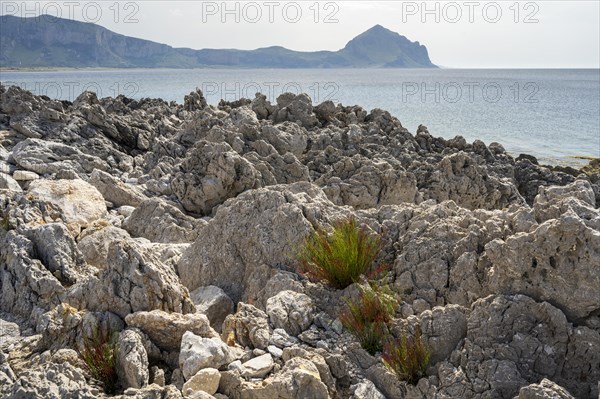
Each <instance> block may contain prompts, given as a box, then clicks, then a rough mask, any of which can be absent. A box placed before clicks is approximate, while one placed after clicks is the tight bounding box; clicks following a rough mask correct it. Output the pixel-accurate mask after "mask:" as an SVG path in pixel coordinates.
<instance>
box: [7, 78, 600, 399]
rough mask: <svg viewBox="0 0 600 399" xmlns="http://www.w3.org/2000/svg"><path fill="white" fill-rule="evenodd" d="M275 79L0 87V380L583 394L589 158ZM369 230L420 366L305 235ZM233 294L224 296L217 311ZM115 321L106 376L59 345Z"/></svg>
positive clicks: (165, 389)
mask: <svg viewBox="0 0 600 399" xmlns="http://www.w3.org/2000/svg"><path fill="white" fill-rule="evenodd" d="M594 165H597V161H594V162H592V163H591V164H590V166H588V167H586V168H583V169H582V170H580V171H575V170H574V169H572V168H571V169H569V168H561V167H558V168H556V167H545V166H543V165H539V164H538V162H537V160H536V159H535V158H533V157H530V156H526V155H522V156H519V157H518V158H516V159H515V158H513V157H512V156H511V155H509V154H508V153H507V152H506V151H505V150H504V148H503V147H502V145H500V144H498V143H492V144H490V145H486V144H485V143H483V142H481V141H479V140H476V141H475V142H473V143H467V141H466V140H465V139H464V138H463V137H460V136H457V137H455V138H451V139H444V138H439V137H435V136H434V135H433V134H431V133H430V132H429V131H428V129H427V128H426V127H425V126H422V125H421V126H419V128H418V129H417V132H416V133H415V134H411V133H410V132H409V131H408V130H407V129H405V128H404V127H403V126H402V124H401V123H400V121H399V120H398V119H396V118H395V117H393V116H392V115H390V114H389V113H388V112H386V111H384V110H381V109H374V110H372V111H367V110H365V109H363V108H361V107H360V106H350V107H348V106H343V105H341V104H334V103H333V102H331V101H327V102H325V103H323V104H313V102H312V100H311V98H310V97H309V96H308V95H306V94H299V95H296V94H291V93H286V94H284V95H282V96H280V97H279V98H278V99H277V101H276V102H274V103H271V102H270V101H268V100H267V98H266V96H264V95H261V94H257V95H256V97H255V98H254V99H240V100H237V101H233V102H228V101H221V102H220V103H219V105H218V106H214V105H209V104H207V102H206V100H205V98H204V96H203V95H202V92H201V91H200V90H195V91H193V92H192V93H190V95H188V96H186V98H185V99H184V103H183V104H176V103H174V102H173V103H167V102H165V101H163V100H160V99H141V100H134V99H129V98H126V97H124V96H119V97H117V98H102V99H98V98H97V97H96V95H95V94H94V93H90V92H86V93H83V94H82V95H81V96H79V97H78V98H77V99H76V100H75V101H74V102H73V103H70V102H66V101H65V102H60V101H55V100H51V99H49V98H47V97H43V96H35V95H33V94H31V93H29V92H27V91H25V90H22V89H20V88H17V87H8V88H7V87H4V86H2V85H0V171H1V172H0V286H1V290H2V291H1V292H2V295H1V296H0V396H2V397H8V398H27V399H29V398H34V399H37V398H40V399H42V398H43V399H46V398H52V399H54V398H56V399H58V398H67V397H69V398H71V397H73V398H80V399H87V398H90V399H91V398H104V397H116V398H120V399H125V398H134V399H182V398H184V397H185V398H196V399H198V398H202V399H205V398H207V399H210V398H217V399H225V398H229V399H259V398H260V399H281V398H286V399H301V398H314V399H319V398H323V399H325V398H332V399H345V398H354V399H359V398H372V399H382V398H399V399H402V398H407V399H409V398H410V399H417V398H419V399H423V398H427V399H433V398H438V399H439V398H506V399H514V398H520V399H532V398H535V399H538V398H539V399H542V398H543V399H549V398H571V397H574V398H594V399H595V398H597V397H598V386H599V384H598V382H599V381H600V335H599V334H600V305H599V304H600V289H599V288H598V287H600V267H599V263H598V259H600V212H599V210H598V205H600V176H599V175H598V173H597V168H596V167H595V166H594ZM348 218H355V219H356V220H357V222H358V223H359V224H360V225H361V226H362V227H363V228H365V229H366V230H367V231H368V232H369V233H370V234H380V235H381V237H382V251H381V253H380V255H379V257H378V260H377V261H378V263H379V264H380V265H384V264H385V265H388V266H389V269H390V272H389V273H388V275H387V279H385V280H384V279H380V280H377V282H378V283H381V284H383V283H385V285H386V286H387V288H388V289H389V290H391V292H392V295H394V296H396V298H397V299H398V300H399V304H398V305H399V306H398V307H397V309H396V312H395V314H394V317H393V320H392V321H391V322H390V323H389V327H390V333H391V334H392V335H395V336H400V335H401V334H414V333H416V331H417V328H418V329H419V330H420V331H421V332H422V334H423V339H424V341H425V343H426V344H427V347H428V348H429V351H430V355H431V356H430V364H429V366H430V367H429V368H428V370H427V375H426V376H425V377H424V378H421V379H420V381H418V383H416V384H414V385H410V384H406V383H404V382H401V381H400V380H399V379H398V377H397V375H396V374H394V373H393V372H392V371H390V370H389V369H387V368H386V366H385V365H384V363H383V362H382V358H381V355H380V354H376V355H375V356H372V355H370V354H369V353H368V352H366V351H365V350H364V349H363V348H361V347H360V344H359V343H358V342H357V340H356V338H354V337H353V336H352V335H351V334H349V333H348V331H346V330H345V329H344V328H343V325H342V323H341V321H340V320H339V315H340V311H341V309H342V308H343V307H344V306H345V301H348V300H356V298H357V293H358V292H359V290H358V287H357V286H356V285H355V284H353V285H351V286H350V287H348V288H346V289H344V290H336V289H333V288H332V287H330V286H329V285H327V284H326V283H325V282H318V281H311V280H309V279H308V278H307V276H304V275H301V274H299V273H298V268H297V266H298V262H297V255H298V250H299V247H300V245H301V244H302V242H303V240H304V239H305V237H306V236H307V235H308V234H310V233H311V232H312V231H314V230H315V229H325V230H328V229H330V228H331V226H332V225H333V224H334V223H335V222H337V221H340V220H345V219H348ZM234 310H235V311H234ZM114 333H119V334H118V335H116V336H117V337H118V339H117V341H116V344H117V345H116V348H115V350H116V351H117V352H118V359H119V360H118V362H117V363H118V365H117V366H118V367H117V368H118V380H119V381H118V387H117V392H116V393H115V394H111V395H108V394H105V393H104V392H103V388H102V384H101V383H100V382H98V381H95V380H93V379H92V378H91V375H90V373H89V371H88V370H87V369H86V366H85V364H84V363H83V362H82V360H81V359H80V356H79V355H78V352H77V351H78V350H80V349H81V347H82V345H83V343H84V342H86V340H89V339H90V338H91V337H93V336H94V334H96V335H98V334H101V335H103V336H104V335H106V336H108V335H110V334H114Z"/></svg>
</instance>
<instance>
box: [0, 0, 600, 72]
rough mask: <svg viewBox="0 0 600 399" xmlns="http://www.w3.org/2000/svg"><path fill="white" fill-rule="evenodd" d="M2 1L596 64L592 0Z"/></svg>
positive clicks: (94, 17)
mask: <svg viewBox="0 0 600 399" xmlns="http://www.w3.org/2000/svg"><path fill="white" fill-rule="evenodd" d="M0 5H1V10H0V12H1V13H2V14H12V15H17V16H32V15H34V14H36V13H37V14H38V15H39V14H40V13H43V12H46V13H48V14H51V15H57V16H61V17H63V18H73V19H77V20H80V21H87V22H96V23H98V24H99V25H102V26H104V27H106V28H108V29H110V30H112V31H115V32H118V33H122V34H125V35H128V36H134V37H139V38H142V39H147V40H153V41H156V42H160V43H165V44H168V45H171V46H174V47H189V48H194V49H201V48H238V49H255V48H258V47H267V46H274V45H277V46H284V47H287V48H289V49H293V50H300V51H314V50H338V49H340V48H342V47H344V46H345V44H346V43H347V42H348V41H349V40H350V39H352V38H353V37H354V36H356V35H358V34H360V33H361V32H363V31H365V30H367V29H369V28H370V27H372V26H373V25H376V24H380V25H383V26H385V27H386V28H388V29H390V30H393V31H396V32H398V33H400V34H402V35H404V36H406V37H408V38H409V39H410V40H413V41H419V42H420V43H421V44H425V45H426V46H427V48H428V50H429V55H430V58H431V60H432V62H433V63H434V64H437V65H441V66H447V67H452V68H598V67H600V1H598V0H590V1H579V0H575V1H561V0H546V1H539V0H538V1H518V2H517V1H516V0H509V1H495V2H494V1H475V0H464V1H431V0H429V1H427V2H424V1H319V2H317V1H314V0H311V1H296V2H290V1H250V2H248V1H240V2H237V1H227V2H223V1H146V0H145V1H120V2H116V1H96V2H90V1H81V2H79V1H72V0H65V1H37V2H23V1H4V0H3V1H2V2H1V4H0ZM227 11H229V13H227ZM236 19H238V21H236ZM436 19H437V20H436ZM326 21H327V22H326ZM453 21H454V22H453Z"/></svg>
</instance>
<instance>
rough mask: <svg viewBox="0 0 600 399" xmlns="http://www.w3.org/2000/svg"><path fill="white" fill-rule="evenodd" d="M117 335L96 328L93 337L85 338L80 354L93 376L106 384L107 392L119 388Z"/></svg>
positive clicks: (112, 391)
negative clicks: (101, 331)
mask: <svg viewBox="0 0 600 399" xmlns="http://www.w3.org/2000/svg"><path fill="white" fill-rule="evenodd" d="M116 335H117V334H110V333H104V334H103V333H100V332H99V331H98V330H94V332H93V336H92V338H84V341H83V348H82V349H81V350H80V351H79V355H80V356H81V358H82V359H83V361H84V362H85V365H86V367H87V369H88V371H89V372H90V374H91V376H92V377H93V378H95V379H96V380H98V381H101V382H102V383H103V384H104V390H105V391H106V393H114V392H115V391H116V389H117V382H118V377H117V369H116V366H117V346H116V342H115V341H116Z"/></svg>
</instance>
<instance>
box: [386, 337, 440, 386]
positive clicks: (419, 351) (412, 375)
mask: <svg viewBox="0 0 600 399" xmlns="http://www.w3.org/2000/svg"><path fill="white" fill-rule="evenodd" d="M383 362H384V363H385V365H386V366H387V367H388V368H389V369H390V370H391V371H393V372H394V373H395V374H396V375H397V376H398V378H399V379H401V380H404V381H406V382H408V383H409V384H416V383H417V382H419V379H421V377H424V376H425V373H426V371H427V366H428V365H429V349H428V348H427V345H426V344H425V342H424V341H423V337H422V336H421V329H420V328H419V327H417V330H416V331H415V334H414V336H407V335H405V334H403V335H402V336H401V337H400V338H397V339H393V340H390V341H388V342H386V344H385V345H384V348H383Z"/></svg>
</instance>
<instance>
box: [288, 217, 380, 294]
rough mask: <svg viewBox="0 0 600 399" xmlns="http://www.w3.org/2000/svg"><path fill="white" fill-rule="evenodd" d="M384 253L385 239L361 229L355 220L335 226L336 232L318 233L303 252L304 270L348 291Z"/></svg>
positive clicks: (304, 246)
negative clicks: (382, 248) (382, 243)
mask: <svg viewBox="0 0 600 399" xmlns="http://www.w3.org/2000/svg"><path fill="white" fill-rule="evenodd" d="M380 251H381V238H380V237H379V235H376V234H369V232H368V231H367V229H366V227H364V226H362V227H359V226H358V223H357V221H356V220H355V219H348V220H346V221H343V222H339V223H336V224H334V226H333V231H332V232H331V233H327V232H326V231H324V230H317V231H315V232H313V233H312V234H311V235H309V236H308V237H307V239H306V240H305V241H304V245H303V247H302V249H301V251H300V255H299V261H300V266H301V271H302V272H304V273H305V274H307V275H308V276H309V277H312V278H314V279H317V280H327V281H328V282H329V284H330V285H331V286H333V287H334V288H340V289H342V288H346V287H347V286H349V285H350V284H352V283H353V282H355V281H357V280H358V277H359V276H360V275H361V274H363V273H366V272H367V271H369V269H371V267H372V266H373V263H374V262H375V259H376V258H377V255H378V254H379V252H380Z"/></svg>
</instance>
